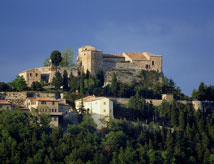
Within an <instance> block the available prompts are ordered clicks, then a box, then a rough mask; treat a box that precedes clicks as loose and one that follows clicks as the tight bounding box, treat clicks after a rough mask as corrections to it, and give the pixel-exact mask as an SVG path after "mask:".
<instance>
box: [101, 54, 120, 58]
mask: <svg viewBox="0 0 214 164" xmlns="http://www.w3.org/2000/svg"><path fill="white" fill-rule="evenodd" d="M103 57H104V58H124V56H123V55H122V54H103Z"/></svg>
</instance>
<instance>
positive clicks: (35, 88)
mask: <svg viewBox="0 0 214 164" xmlns="http://www.w3.org/2000/svg"><path fill="white" fill-rule="evenodd" d="M31 89H32V90H33V91H41V90H42V85H41V84H40V83H39V82H38V81H34V82H33V83H32V84H31Z"/></svg>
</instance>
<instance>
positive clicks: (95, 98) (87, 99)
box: [76, 96, 106, 102]
mask: <svg viewBox="0 0 214 164" xmlns="http://www.w3.org/2000/svg"><path fill="white" fill-rule="evenodd" d="M105 98H106V97H95V96H87V97H84V98H82V99H78V100H76V101H82V100H83V101H84V102H90V101H96V100H102V99H105Z"/></svg>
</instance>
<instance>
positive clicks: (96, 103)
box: [75, 96, 114, 129]
mask: <svg viewBox="0 0 214 164" xmlns="http://www.w3.org/2000/svg"><path fill="white" fill-rule="evenodd" d="M81 107H83V108H84V109H85V110H86V111H87V112H88V113H89V114H90V115H91V117H92V118H93V120H94V122H95V123H96V124H97V128H98V129H101V128H102V127H103V126H104V125H103V124H102V122H101V120H106V121H107V120H109V118H114V116H113V102H112V101H111V100H110V99H108V98H106V97H95V96H88V97H85V98H83V99H78V100H76V101H75V108H76V109H77V111H78V109H79V108H81Z"/></svg>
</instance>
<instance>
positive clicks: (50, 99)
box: [28, 97, 58, 101]
mask: <svg viewBox="0 0 214 164" xmlns="http://www.w3.org/2000/svg"><path fill="white" fill-rule="evenodd" d="M28 99H29V100H35V101H58V100H56V99H54V98H49V97H32V98H31V97H30V98H28Z"/></svg>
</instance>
